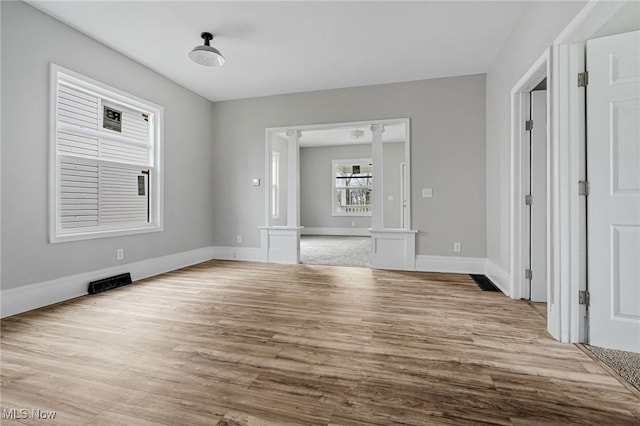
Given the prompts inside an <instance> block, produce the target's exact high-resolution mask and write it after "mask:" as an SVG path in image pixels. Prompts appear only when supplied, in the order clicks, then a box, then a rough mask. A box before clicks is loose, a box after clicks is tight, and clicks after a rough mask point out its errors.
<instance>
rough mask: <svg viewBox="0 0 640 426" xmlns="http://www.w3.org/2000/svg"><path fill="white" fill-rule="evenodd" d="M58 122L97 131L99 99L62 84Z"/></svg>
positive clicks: (59, 89)
mask: <svg viewBox="0 0 640 426" xmlns="http://www.w3.org/2000/svg"><path fill="white" fill-rule="evenodd" d="M58 122H61V123H67V124H74V125H76V126H80V127H85V128H88V129H97V128H98V97H97V96H93V95H90V94H87V93H85V92H83V91H81V90H78V89H76V88H74V87H71V86H67V85H65V84H60V85H59V88H58Z"/></svg>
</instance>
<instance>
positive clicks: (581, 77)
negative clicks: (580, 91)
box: [578, 71, 589, 87]
mask: <svg viewBox="0 0 640 426" xmlns="http://www.w3.org/2000/svg"><path fill="white" fill-rule="evenodd" d="M587 84H589V72H588V71H585V72H579V73H578V87H586V85H587Z"/></svg>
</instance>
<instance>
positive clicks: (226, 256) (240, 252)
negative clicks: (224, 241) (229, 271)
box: [211, 246, 267, 262]
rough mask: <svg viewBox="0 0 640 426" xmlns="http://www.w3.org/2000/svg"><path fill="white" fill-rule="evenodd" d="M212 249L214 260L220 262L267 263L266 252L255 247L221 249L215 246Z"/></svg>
mask: <svg viewBox="0 0 640 426" xmlns="http://www.w3.org/2000/svg"><path fill="white" fill-rule="evenodd" d="M211 249H212V259H218V260H246V261H251V262H266V261H267V254H266V252H265V250H262V249H261V248H255V247H221V246H214V247H211Z"/></svg>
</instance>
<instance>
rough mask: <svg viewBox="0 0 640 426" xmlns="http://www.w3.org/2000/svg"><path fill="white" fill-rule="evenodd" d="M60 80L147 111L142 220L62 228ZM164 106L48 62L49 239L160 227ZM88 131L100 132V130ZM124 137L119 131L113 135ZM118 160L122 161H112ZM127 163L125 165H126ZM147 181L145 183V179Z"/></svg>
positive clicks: (118, 234)
mask: <svg viewBox="0 0 640 426" xmlns="http://www.w3.org/2000/svg"><path fill="white" fill-rule="evenodd" d="M60 82H65V83H66V84H72V85H74V86H75V87H78V88H80V89H82V90H84V91H88V92H90V93H92V94H95V95H96V96H98V97H100V98H101V99H102V100H105V101H107V102H113V103H116V104H118V105H122V106H124V107H126V108H130V109H133V110H137V111H140V112H141V113H145V114H149V122H150V125H149V144H150V158H149V164H148V165H146V166H145V168H146V169H148V170H149V175H148V180H147V182H151V185H150V186H151V190H150V191H149V221H148V222H145V223H144V224H140V223H137V224H113V225H108V226H107V225H103V226H97V227H91V228H88V229H77V228H76V229H71V230H69V229H65V230H63V229H62V226H61V214H60V211H61V207H60V204H61V203H60V194H61V186H60V180H61V179H60V158H61V156H62V155H61V154H59V153H58V149H57V148H58V147H57V131H58V128H59V123H58V111H57V108H58V106H57V105H58V103H57V98H58V86H59V83H60ZM163 115H164V109H163V107H161V106H159V105H156V104H154V103H151V102H149V101H146V100H144V99H141V98H138V97H136V96H133V95H130V94H128V93H125V92H123V91H121V90H118V89H116V88H113V87H111V86H108V85H106V84H103V83H101V82H99V81H96V80H93V79H91V78H89V77H86V76H84V75H82V74H79V73H76V72H74V71H71V70H68V69H66V68H63V67H61V66H59V65H56V64H54V63H51V64H50V81H49V242H50V243H59V242H66V241H77V240H88V239H95V238H102V237H113V236H120V235H130V234H141V233H147V232H158V231H162V230H163V217H164V211H163V187H164V185H163V173H162V172H163V158H162V152H163V151H162V139H163V122H164V118H163ZM91 132H94V133H96V136H97V135H98V134H99V133H102V132H101V131H100V130H98V131H97V132H96V131H93V130H91ZM117 137H118V138H123V137H122V136H120V135H117V136H113V138H117ZM115 164H121V163H117V162H116V163H115ZM125 166H126V165H125ZM147 185H148V183H147Z"/></svg>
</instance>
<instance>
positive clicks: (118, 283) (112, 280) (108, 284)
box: [89, 272, 131, 294]
mask: <svg viewBox="0 0 640 426" xmlns="http://www.w3.org/2000/svg"><path fill="white" fill-rule="evenodd" d="M127 284H131V274H130V273H129V272H127V273H126V274H120V275H115V276H113V277H109V278H103V279H101V280H98V281H92V282H90V283H89V294H96V293H102V292H103V291H107V290H111V289H112V288H117V287H122V286H123V285H127Z"/></svg>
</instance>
